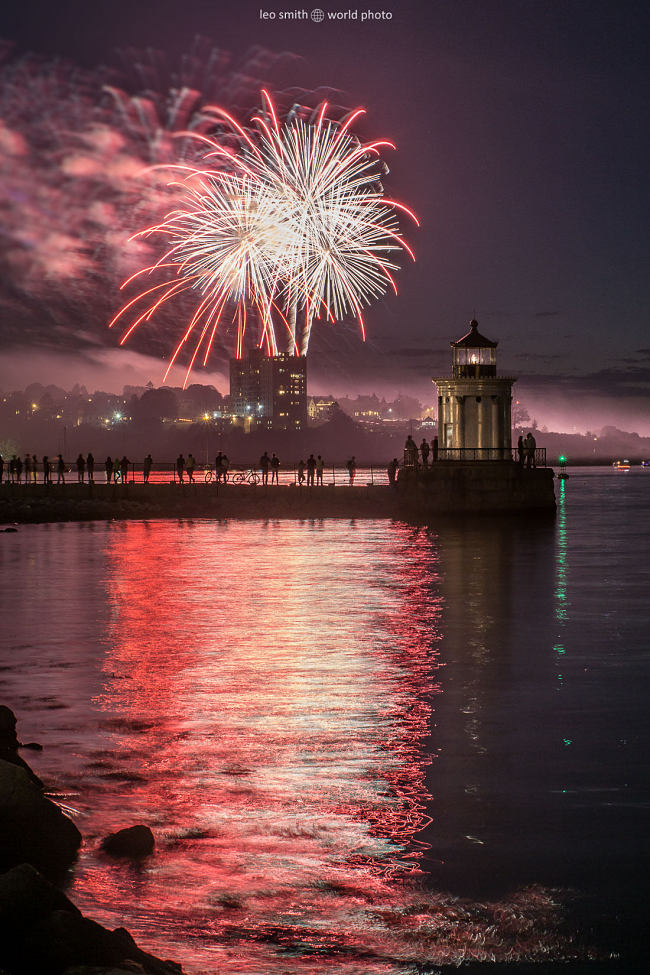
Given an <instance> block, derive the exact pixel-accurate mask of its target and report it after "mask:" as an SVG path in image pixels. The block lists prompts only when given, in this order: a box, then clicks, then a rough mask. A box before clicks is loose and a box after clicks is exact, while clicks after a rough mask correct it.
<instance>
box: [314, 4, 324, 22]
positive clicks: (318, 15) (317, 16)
mask: <svg viewBox="0 0 650 975" xmlns="http://www.w3.org/2000/svg"><path fill="white" fill-rule="evenodd" d="M311 19H312V20H313V21H314V23H315V24H320V23H322V21H324V20H325V12H324V11H323V10H321V8H320V7H315V8H314V9H313V10H312V12H311Z"/></svg>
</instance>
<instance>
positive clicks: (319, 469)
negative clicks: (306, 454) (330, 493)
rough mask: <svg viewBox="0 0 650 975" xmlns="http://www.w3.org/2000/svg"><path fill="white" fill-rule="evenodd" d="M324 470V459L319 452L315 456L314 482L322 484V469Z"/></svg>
mask: <svg viewBox="0 0 650 975" xmlns="http://www.w3.org/2000/svg"><path fill="white" fill-rule="evenodd" d="M324 470H325V461H324V460H323V458H322V457H321V455H320V454H319V455H318V457H317V458H316V484H320V486H321V487H322V486H323V471H324Z"/></svg>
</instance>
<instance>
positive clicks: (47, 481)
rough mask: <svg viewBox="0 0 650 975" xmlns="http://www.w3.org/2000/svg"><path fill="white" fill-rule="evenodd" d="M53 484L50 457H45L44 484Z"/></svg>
mask: <svg viewBox="0 0 650 975" xmlns="http://www.w3.org/2000/svg"><path fill="white" fill-rule="evenodd" d="M51 483H52V466H51V464H50V458H49V457H43V484H51Z"/></svg>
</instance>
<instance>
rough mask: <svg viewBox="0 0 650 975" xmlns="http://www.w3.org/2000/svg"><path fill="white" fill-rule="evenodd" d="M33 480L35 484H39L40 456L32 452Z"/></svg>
mask: <svg viewBox="0 0 650 975" xmlns="http://www.w3.org/2000/svg"><path fill="white" fill-rule="evenodd" d="M32 481H33V482H34V484H38V458H37V456H36V454H32Z"/></svg>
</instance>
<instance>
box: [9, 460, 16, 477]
mask: <svg viewBox="0 0 650 975" xmlns="http://www.w3.org/2000/svg"><path fill="white" fill-rule="evenodd" d="M9 480H10V481H11V483H12V484H15V483H16V455H15V454H12V456H11V460H10V461H9Z"/></svg>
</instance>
